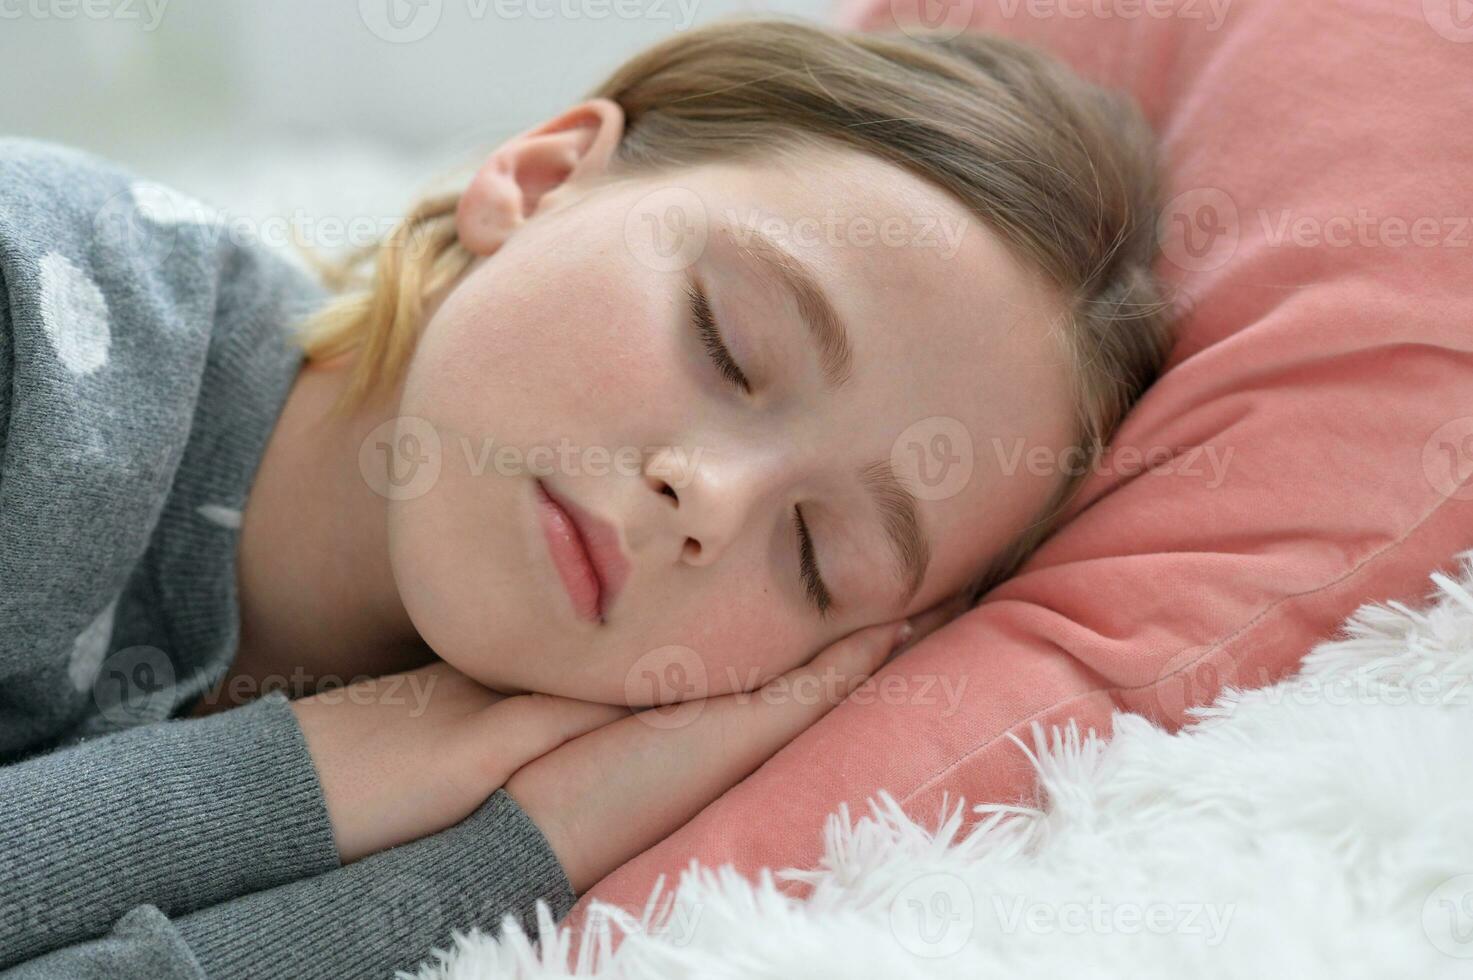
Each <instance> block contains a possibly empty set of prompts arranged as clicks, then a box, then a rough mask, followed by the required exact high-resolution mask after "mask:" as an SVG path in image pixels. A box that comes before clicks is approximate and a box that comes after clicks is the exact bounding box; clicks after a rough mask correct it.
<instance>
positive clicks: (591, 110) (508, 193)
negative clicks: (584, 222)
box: [455, 99, 624, 255]
mask: <svg viewBox="0 0 1473 980" xmlns="http://www.w3.org/2000/svg"><path fill="white" fill-rule="evenodd" d="M623 135H624V110H623V109H621V108H620V107H619V104H618V103H617V102H614V101H612V100H610V99H590V100H589V101H587V102H582V103H579V104H578V105H576V106H574V107H573V108H571V109H569V110H567V111H566V112H564V113H562V114H561V115H559V116H557V117H556V118H554V119H550V120H548V121H547V122H545V123H542V124H541V125H539V126H535V127H533V128H532V129H529V130H527V131H526V132H524V133H521V134H519V135H517V136H513V137H512V138H511V139H509V140H507V141H506V142H505V143H503V144H502V145H501V146H500V147H498V148H497V149H496V151H495V152H494V153H492V154H491V155H490V156H489V157H487V158H486V162H485V163H483V164H481V167H480V169H479V170H477V171H476V175H475V176H474V177H472V178H471V182H470V185H469V186H468V187H466V189H465V192H464V193H462V194H461V196H460V204H459V206H458V207H457V208H456V211H455V229H456V232H457V233H458V234H459V236H460V242H461V244H462V245H464V246H465V247H466V248H467V249H469V250H470V251H471V252H472V253H474V254H476V255H490V254H491V253H492V252H495V251H496V250H497V249H498V248H500V247H501V245H502V243H503V242H505V241H506V239H507V238H508V237H509V236H510V235H511V233H512V232H513V231H515V230H516V229H517V227H518V226H519V225H521V224H522V223H523V222H525V221H526V220H527V219H528V218H530V217H532V215H534V214H536V213H537V212H538V211H539V210H542V209H548V208H553V207H556V206H557V204H558V203H559V202H560V200H561V198H562V197H563V196H565V195H566V194H567V192H568V191H569V190H574V189H576V188H577V187H578V183H579V181H581V180H585V179H587V178H589V177H596V176H599V175H601V174H603V173H604V172H605V170H607V169H608V165H609V161H610V160H612V159H613V156H614V151H615V150H616V149H617V148H618V146H619V140H620V139H621V138H622V137H623ZM559 192H562V193H561V194H560V193H559Z"/></svg>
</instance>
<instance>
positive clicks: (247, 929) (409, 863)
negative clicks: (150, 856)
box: [175, 790, 574, 980]
mask: <svg viewBox="0 0 1473 980" xmlns="http://www.w3.org/2000/svg"><path fill="white" fill-rule="evenodd" d="M538 899H541V900H543V901H545V902H546V903H547V904H548V905H549V907H550V909H551V911H552V913H553V916H554V918H561V917H562V916H564V915H566V914H567V912H568V910H569V909H571V908H572V906H573V900H574V895H573V889H572V886H571V885H570V884H569V883H568V879H567V876H566V875H565V874H564V873H563V869H562V866H561V865H560V864H559V863H558V861H557V858H556V856H555V855H554V854H553V853H552V849H551V847H550V846H549V845H548V843H547V839H546V838H545V837H544V836H543V835H542V832H541V831H540V830H538V829H537V826H536V824H534V823H533V822H532V821H531V819H530V818H529V817H528V816H527V814H526V813H525V812H524V811H523V810H522V808H521V807H520V806H518V805H517V803H516V801H515V800H513V799H512V798H511V797H510V796H508V795H507V794H506V792H505V791H504V790H498V791H497V792H496V793H495V794H493V795H492V796H491V797H490V798H489V799H487V800H486V802H485V803H483V804H482V805H481V806H480V808H478V809H477V810H476V812H474V813H472V814H471V815H470V816H469V817H467V818H466V819H465V820H463V821H461V822H460V823H458V824H456V825H455V826H453V827H451V828H449V829H448V830H444V831H441V832H440V833H438V834H434V835H432V836H430V837H425V838H421V839H420V840H417V841H412V842H410V843H408V844H403V845H400V846H399V847H393V848H390V849H388V850H386V851H380V852H378V853H377V854H372V855H370V856H368V857H366V858H364V859H362V860H360V861H355V862H353V863H352V864H349V865H346V866H344V867H341V868H338V869H337V870H336V871H332V872H330V873H328V874H323V875H318V876H317V877H315V878H308V879H303V880H301V881H297V882H293V883H292V884H289V885H284V886H282V887H280V888H275V889H272V890H271V891H269V892H262V893H260V894H256V895H247V896H244V897H242V898H239V899H236V900H234V901H231V902H227V903H225V904H223V905H219V906H216V907H214V908H210V909H205V910H203V911H200V912H196V913H194V914H192V915H189V916H185V917H183V918H181V919H179V920H177V921H176V923H175V926H176V928H177V929H178V931H179V933H180V935H181V936H183V938H184V940H185V941H186V942H187V943H188V945H189V948H190V950H191V951H192V952H193V954H194V956H195V957H196V958H197V959H198V961H199V963H200V964H201V966H202V967H203V968H204V970H205V973H206V974H207V975H208V976H211V977H215V976H219V977H234V976H242V977H245V976H248V977H252V978H253V980H267V978H272V977H281V978H283V980H285V978H291V980H314V978H321V980H340V978H342V977H347V976H390V975H391V971H394V970H406V971H408V970H412V969H413V968H414V967H415V965H416V964H418V963H420V962H421V961H423V960H425V959H427V958H428V957H430V956H431V955H432V949H434V948H435V947H439V948H441V949H453V948H454V942H453V940H452V937H451V932H452V930H459V931H462V932H469V931H470V929H471V928H472V927H478V928H480V929H481V931H483V932H489V933H493V934H496V933H499V932H500V931H501V922H502V918H503V917H504V916H506V915H511V916H513V917H514V918H516V919H517V920H518V921H519V922H520V924H521V926H522V928H523V930H524V931H525V932H526V933H527V934H528V935H529V936H533V937H535V936H536V934H537V933H536V903H537V900H538Z"/></svg>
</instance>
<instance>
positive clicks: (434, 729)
mask: <svg viewBox="0 0 1473 980" xmlns="http://www.w3.org/2000/svg"><path fill="white" fill-rule="evenodd" d="M291 706H292V709H293V710H294V711H295V712H296V714H297V720H298V721H299V722H300V724H301V727H302V733H303V734H304V735H305V736H306V739H307V749H308V751H309V752H310V753H311V755H312V761H313V763H314V764H315V765H316V767H317V774H318V778H319V779H320V780H321V782H322V790H323V794H324V795H325V797H326V798H327V814H328V819H329V820H330V822H331V823H332V831H333V837H334V838H335V839H336V841H337V845H338V856H339V859H340V860H341V861H342V863H343V864H349V863H351V862H353V861H356V860H358V859H359V858H361V857H365V856H367V855H369V854H373V853H375V852H377V851H381V850H383V849H385V848H388V847H393V846H395V845H398V844H404V843H407V842H409V841H412V840H418V839H419V838H421V837H426V836H428V835H430V834H434V833H438V832H439V831H441V830H444V829H445V828H447V827H450V826H453V825H454V824H457V823H459V822H460V821H461V820H464V819H465V818H466V817H468V816H470V815H471V813H472V812H474V811H475V809H476V808H477V807H478V806H480V805H481V804H482V803H484V802H485V801H486V799H487V797H489V796H490V795H491V794H492V793H494V792H495V791H496V790H497V789H499V788H501V786H502V785H503V784H504V783H505V782H506V780H507V777H509V776H510V775H511V774H512V773H513V772H515V771H516V770H517V769H518V768H520V767H521V766H523V765H525V764H526V763H528V762H530V761H531V760H533V759H535V758H537V757H538V756H540V755H542V754H543V753H545V752H547V751H549V750H550V749H553V748H555V747H557V746H558V745H561V744H562V743H564V742H566V741H568V740H569V739H572V738H576V737H578V736H579V735H582V734H584V733H586V732H589V731H592V730H593V729H595V728H598V727H599V726H601V725H607V724H608V723H610V722H612V721H614V720H616V719H619V718H626V717H628V716H629V709H628V708H623V707H617V706H612V705H606V704H594V703H591V702H588V701H576V700H573V699H571V698H560V697H553V696H551V695H546V694H524V695H517V696H515V697H507V696H505V695H502V694H497V693H496V692H494V691H492V690H490V689H488V688H486V687H483V686H482V685H480V684H478V683H476V682H475V681H473V680H471V679H470V678H469V677H467V676H465V675H464V674H462V673H460V672H459V671H457V670H455V669H454V668H453V667H451V666H450V665H449V664H447V663H445V662H444V661H442V660H436V661H435V662H434V663H431V664H428V665H426V666H424V667H420V668H417V669H415V670H411V671H407V672H405V673H402V674H389V675H387V676H384V677H375V678H371V679H368V680H364V681H359V682H357V683H354V684H350V685H347V686H345V687H342V688H337V689H334V690H331V691H323V692H321V693H319V694H315V695H312V696H311V697H305V698H300V699H298V700H296V701H293V702H291Z"/></svg>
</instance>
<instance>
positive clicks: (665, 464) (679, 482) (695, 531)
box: [644, 447, 781, 566]
mask: <svg viewBox="0 0 1473 980" xmlns="http://www.w3.org/2000/svg"><path fill="white" fill-rule="evenodd" d="M644 479H645V484H646V485H647V486H648V487H649V488H650V490H651V491H652V492H654V493H658V494H660V495H661V497H662V498H663V499H662V500H661V501H660V503H661V504H663V505H664V507H665V508H666V516H667V518H668V525H667V526H668V528H669V529H670V533H671V535H672V537H673V538H674V539H675V541H676V544H677V546H678V548H679V554H680V559H681V560H682V561H684V562H685V563H687V564H689V565H696V566H702V565H710V564H711V563H713V562H715V561H717V560H718V559H720V557H721V556H722V555H723V554H725V553H726V551H727V549H729V548H730V547H731V546H732V544H733V542H735V541H737V540H738V539H739V537H740V535H741V532H742V529H743V528H744V527H745V526H746V525H747V523H748V522H749V521H750V520H751V519H752V515H753V514H754V513H756V512H758V511H759V509H760V506H761V504H762V502H763V501H764V500H767V499H769V498H770V497H771V496H772V493H773V492H774V490H775V488H776V486H777V485H778V481H779V480H781V473H780V472H779V469H778V466H777V465H776V464H773V463H767V462H764V461H763V460H762V459H761V458H758V457H755V456H752V455H748V454H746V453H742V454H717V453H715V452H713V451H709V450H707V451H701V450H700V449H697V450H694V451H690V450H683V449H681V448H679V447H667V448H664V449H661V450H660V451H659V452H657V453H654V454H652V455H651V456H650V459H649V462H648V463H647V464H646V466H645V472H644Z"/></svg>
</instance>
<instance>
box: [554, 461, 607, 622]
mask: <svg viewBox="0 0 1473 980" xmlns="http://www.w3.org/2000/svg"><path fill="white" fill-rule="evenodd" d="M534 482H535V483H536V487H537V513H538V519H539V521H540V523H541V525H542V533H543V536H544V537H545V538H546V540H547V550H548V554H549V556H550V557H551V558H552V564H553V567H554V568H555V569H556V570H557V574H558V578H559V579H560V580H561V581H562V583H563V588H564V589H565V590H566V591H567V593H568V598H569V599H570V600H571V601H572V603H573V610H574V612H576V613H577V615H578V618H579V619H582V620H585V621H587V622H590V623H603V622H605V621H606V615H607V613H608V610H609V607H610V606H612V605H613V602H614V599H615V597H616V596H618V594H619V591H620V589H622V588H623V585H624V581H625V580H626V579H627V578H628V575H629V562H628V561H627V560H626V559H625V557H624V553H623V550H622V549H621V548H620V546H619V535H618V532H617V531H615V530H614V528H613V527H612V526H611V525H609V524H607V523H606V522H604V521H602V520H600V519H599V518H597V517H595V516H593V515H592V514H590V513H588V512H587V511H585V510H583V509H581V508H580V507H578V506H577V505H576V504H574V503H573V502H572V501H570V500H567V499H565V498H563V497H560V496H558V495H557V494H556V493H555V492H554V491H553V490H551V489H550V488H549V487H547V486H546V485H544V484H543V482H542V481H541V480H535V481H534Z"/></svg>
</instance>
